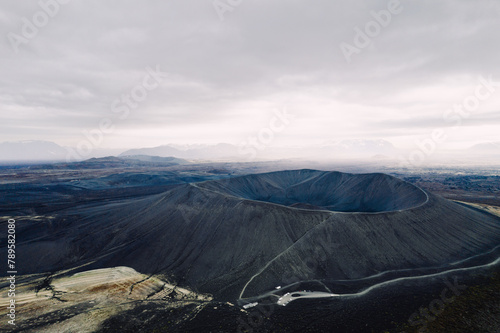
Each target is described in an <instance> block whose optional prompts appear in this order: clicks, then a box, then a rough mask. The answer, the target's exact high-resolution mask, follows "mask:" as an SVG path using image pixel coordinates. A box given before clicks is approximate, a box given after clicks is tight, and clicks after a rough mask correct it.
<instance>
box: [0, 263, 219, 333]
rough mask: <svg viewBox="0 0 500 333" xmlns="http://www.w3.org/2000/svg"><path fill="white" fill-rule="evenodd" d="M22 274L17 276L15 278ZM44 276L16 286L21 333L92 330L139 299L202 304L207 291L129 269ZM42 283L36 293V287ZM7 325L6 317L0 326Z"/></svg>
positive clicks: (3, 299) (0, 293) (2, 306)
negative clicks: (201, 292) (198, 291)
mask: <svg viewBox="0 0 500 333" xmlns="http://www.w3.org/2000/svg"><path fill="white" fill-rule="evenodd" d="M23 278H25V277H18V281H21V279H23ZM44 279H45V278H44V277H37V278H36V279H32V280H31V282H29V283H18V284H16V297H15V300H16V324H17V327H16V328H18V329H19V328H20V326H21V327H26V330H25V331H26V332H93V331H95V330H97V329H98V328H99V326H100V324H101V323H102V322H103V321H104V320H106V319H108V318H110V317H111V316H113V315H116V314H118V313H120V312H122V311H125V310H129V309H131V308H132V307H133V306H135V305H136V304H137V301H143V302H149V301H151V302H164V303H165V306H172V307H176V306H179V304H178V303H183V305H185V304H189V303H192V302H206V301H210V300H211V299H212V298H211V296H210V295H203V294H197V293H194V292H192V291H190V290H187V289H185V288H179V287H177V286H174V285H171V284H169V283H167V282H166V281H163V280H161V279H159V278H157V277H154V276H147V275H144V274H140V273H138V272H136V271H135V270H134V269H132V268H129V267H114V268H105V269H96V270H90V271H85V272H81V273H76V274H74V275H71V276H67V277H54V278H52V279H49V280H46V283H45V284H43V281H44ZM40 285H44V287H43V288H42V289H40V290H38V291H37V288H36V286H40ZM8 292H9V287H4V288H2V289H0V317H2V318H7V316H6V315H7V310H8V309H7V306H8V304H9V300H10V298H9V297H8ZM5 328H7V329H9V328H11V327H9V326H8V324H7V321H6V320H3V321H1V322H0V329H5Z"/></svg>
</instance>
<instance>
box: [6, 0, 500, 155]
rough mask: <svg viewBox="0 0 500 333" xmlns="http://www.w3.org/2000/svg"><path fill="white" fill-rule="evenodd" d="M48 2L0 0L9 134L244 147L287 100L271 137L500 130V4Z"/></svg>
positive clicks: (404, 142)
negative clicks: (100, 133) (285, 116)
mask: <svg viewBox="0 0 500 333" xmlns="http://www.w3.org/2000/svg"><path fill="white" fill-rule="evenodd" d="M41 3H46V4H47V5H46V6H45V7H46V8H45V9H43V8H42V7H41V5H40V4H39V2H38V1H2V2H1V4H0V22H1V29H2V36H3V38H2V39H1V43H0V57H1V59H0V73H1V75H0V112H1V123H0V131H1V135H0V141H18V140H48V141H54V142H56V143H58V144H60V145H72V146H75V145H77V144H78V143H79V142H80V141H81V140H84V139H85V135H84V134H83V131H85V130H87V131H94V133H95V131H96V130H98V129H99V124H100V123H101V122H103V121H104V122H108V123H107V124H105V125H109V124H112V125H113V126H114V127H113V128H114V131H113V132H111V133H104V140H103V142H102V144H100V146H101V148H128V147H143V146H155V145H160V144H166V143H217V142H228V143H233V144H238V143H239V142H241V141H242V140H245V139H246V138H247V137H248V136H251V135H256V134H257V133H259V132H260V131H261V130H262V129H263V128H269V127H270V126H271V122H272V121H271V120H272V119H273V117H275V113H273V112H275V111H276V110H282V112H283V110H284V109H286V110H287V112H288V113H290V114H293V115H294V116H295V118H294V119H293V120H292V121H290V123H289V124H287V125H286V126H285V127H281V124H280V131H279V132H278V131H275V132H276V133H275V134H274V138H275V139H274V141H273V144H274V145H296V144H316V143H321V142H325V141H336V140H342V139H354V138H367V139H386V140H388V141H390V142H392V143H394V144H395V145H396V146H400V147H410V148H411V147H412V146H414V145H415V143H414V141H415V140H422V139H426V138H430V137H431V135H432V132H433V131H434V130H435V129H442V130H443V131H444V132H445V134H446V135H447V139H446V141H445V142H444V143H443V145H444V147H447V148H448V147H449V148H454V147H457V148H458V147H462V146H465V147H467V146H470V145H472V144H475V143H479V142H488V141H499V140H500V136H499V132H500V84H499V85H498V86H496V87H495V86H494V85H493V86H492V85H491V84H487V85H484V84H483V85H481V83H480V79H479V78H480V77H483V78H485V79H487V78H488V77H491V79H492V80H493V81H498V82H499V83H500V66H499V62H498V61H499V59H500V1H496V0H493V1H485V0H476V1H468V0H453V1H451V0H450V1H435V0H427V1H422V0H420V1H401V4H400V5H399V6H398V5H397V3H393V2H391V1H373V0H370V1H368V0H367V1H352V0H344V1H341V0H337V1H331V0H313V1H305V0H303V1H297V0H275V1H268V0H240V1H238V0H220V1H219V0H217V1H215V2H214V1H212V0H204V1H187V0H175V1H172V0H171V1H164V0H161V1H160V0H157V1H123V0H119V1H118V0H115V1H103V0H99V1H97V0H95V1H78V0H73V1H67V0H66V1H62V0H60V2H56V1H55V0H42V1H41ZM388 8H389V9H391V11H392V13H391V12H389V11H388ZM382 10H383V11H384V12H382V13H381V14H379V15H378V16H379V21H376V19H375V18H374V14H373V12H376V13H379V12H380V11H382ZM47 13H48V14H47ZM387 13H390V14H391V15H390V16H391V17H390V18H389V17H388V15H387ZM221 18H223V19H221ZM379 22H380V23H379ZM360 31H361V34H362V35H361V34H360V33H359V32H360ZM366 34H368V35H366ZM342 43H344V44H342ZM346 55H347V57H346ZM347 58H348V59H347ZM348 60H349V61H348ZM146 68H149V70H147V69H146ZM157 69H159V70H160V72H161V73H160V75H159V76H157V77H156V78H157V79H158V81H160V82H161V83H160V84H157V81H155V79H154V78H153V77H150V76H149V75H150V74H149V73H150V72H151V71H156V70H157ZM146 88H147V89H146ZM145 94H147V95H145ZM478 94H479V95H478ZM127 96H128V97H127ZM477 96H479V98H478V97H477ZM127 98H128V102H127ZM122 99H123V100H122ZM126 103H128V104H126ZM463 103H466V104H467V103H468V104H467V106H466V107H465V109H464V107H463V106H462V107H461V108H462V110H463V111H457V110H459V109H456V110H453V109H452V108H453V106H454V105H461V104H463ZM127 105H128V106H127ZM450 109H451V110H450ZM448 110H449V111H448ZM467 110H469V111H467ZM460 112H461V113H460ZM103 119H104V120H103ZM275 125H276V124H275ZM457 125H458V126H457ZM274 127H276V126H274Z"/></svg>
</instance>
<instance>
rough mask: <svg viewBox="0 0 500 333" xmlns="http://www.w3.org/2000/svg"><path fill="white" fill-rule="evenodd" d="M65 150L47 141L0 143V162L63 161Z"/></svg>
mask: <svg viewBox="0 0 500 333" xmlns="http://www.w3.org/2000/svg"><path fill="white" fill-rule="evenodd" d="M66 155H67V150H66V149H65V148H63V147H61V146H59V145H57V144H55V143H53V142H49V141H19V142H4V143H0V162H14V161H23V162H28V161H63V160H65V159H66Z"/></svg>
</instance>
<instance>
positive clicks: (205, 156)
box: [0, 139, 500, 163]
mask: <svg viewBox="0 0 500 333" xmlns="http://www.w3.org/2000/svg"><path fill="white" fill-rule="evenodd" d="M69 151H75V150H74V149H71V148H68V147H62V146H59V145H57V144H56V143H53V142H49V141H19V142H4V143H0V163H2V162H3V163H15V162H23V163H29V162H33V163H34V162H68V161H67V157H68V156H73V155H74V154H69ZM404 153H405V152H404V151H402V150H400V149H398V148H396V147H394V145H393V144H392V143H390V142H389V141H386V140H365V139H356V140H342V141H328V142H325V143H323V144H321V145H315V146H299V147H279V148H278V147H265V146H263V145H260V146H251V145H247V146H237V145H232V144H228V143H219V144H214V145H204V144H195V145H178V144H167V145H162V146H157V147H151V148H137V149H129V150H126V151H124V152H123V150H118V149H95V150H93V151H92V152H91V154H89V155H88V156H82V158H81V159H80V161H83V160H88V159H89V158H101V157H106V156H118V157H121V158H126V157H129V156H133V159H134V160H138V159H141V160H142V161H144V162H146V161H147V162H161V163H164V162H165V161H160V160H154V159H151V158H152V157H154V156H156V157H163V158H165V157H173V158H178V159H185V160H205V161H220V160H228V161H240V162H245V161H250V160H277V159H287V158H302V159H310V160H339V159H345V158H348V159H367V160H368V159H371V160H373V159H378V160H380V159H393V158H397V157H398V156H399V155H401V154H404ZM443 154H444V155H446V156H455V157H457V156H459V155H460V156H462V157H464V158H467V157H468V156H477V155H481V157H484V158H491V157H493V158H496V157H498V156H500V142H489V143H482V144H477V145H474V146H472V147H470V148H468V149H463V150H454V151H447V152H442V153H441V155H443ZM138 156H141V157H138ZM446 156H445V157H446ZM474 158H475V157H474ZM70 161H72V162H75V161H77V160H75V159H74V157H72V158H71V160H70Z"/></svg>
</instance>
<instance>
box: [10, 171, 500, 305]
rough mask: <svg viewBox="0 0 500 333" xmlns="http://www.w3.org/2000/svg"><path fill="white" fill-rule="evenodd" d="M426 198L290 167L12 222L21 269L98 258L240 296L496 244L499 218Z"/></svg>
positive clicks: (396, 183)
mask: <svg viewBox="0 0 500 333" xmlns="http://www.w3.org/2000/svg"><path fill="white" fill-rule="evenodd" d="M354 191H358V193H357V195H356V193H352V192H354ZM336 192H339V193H336ZM321 194H322V195H321ZM426 199H427V195H426V194H425V193H423V192H422V191H421V190H419V189H418V188H416V187H413V186H411V185H408V184H407V183H404V182H402V181H400V180H397V179H395V178H392V177H389V176H385V175H380V174H374V175H358V176H356V175H345V174H340V173H336V172H335V173H333V172H332V173H330V172H320V171H310V170H300V171H286V172H278V173H269V174H263V175H253V176H246V177H239V178H235V179H231V180H228V181H210V182H204V183H198V184H186V185H181V186H179V187H177V188H175V189H172V190H170V191H168V192H165V193H163V194H160V195H155V196H151V197H149V198H147V199H142V200H130V201H127V202H123V203H114V204H103V205H101V206H87V207H78V208H75V209H74V210H71V211H68V212H67V213H66V215H64V216H59V217H58V219H57V220H56V221H53V222H51V223H42V222H31V223H29V224H28V223H26V224H23V223H19V227H18V230H17V234H18V235H19V236H18V238H19V239H23V243H22V246H21V244H20V246H19V261H20V262H23V269H25V270H26V271H25V272H24V273H28V272H34V271H48V270H52V269H60V268H63V267H68V266H74V265H77V264H81V263H84V262H88V261H91V260H95V259H96V258H97V259H98V260H97V262H96V263H94V265H93V266H92V267H106V266H118V265H120V266H130V267H132V268H134V269H136V270H137V271H139V272H142V273H164V274H167V275H170V276H171V277H172V279H175V280H176V281H177V282H178V283H180V284H181V285H182V284H183V285H186V286H190V287H191V288H194V289H195V290H199V291H203V292H210V293H213V294H214V295H215V296H216V297H219V298H221V299H231V300H234V299H236V298H238V297H239V295H240V292H241V291H242V290H243V288H244V287H245V286H246V289H245V292H244V294H243V297H249V296H254V295H257V294H260V293H263V292H265V291H268V290H270V289H273V288H274V286H276V285H285V284H287V283H290V282H291V280H292V279H291V278H290V277H294V278H295V279H299V280H312V279H324V280H325V281H332V280H339V279H359V278H363V277H368V276H371V275H374V274H377V273H380V272H384V271H387V270H398V269H411V268H418V267H431V266H443V267H445V266H446V265H448V264H450V263H452V262H455V261H457V260H461V259H464V258H467V257H470V256H473V255H476V254H479V253H482V252H485V251H487V250H490V249H492V248H493V247H494V246H496V245H498V244H499V243H500V221H499V218H497V217H494V216H492V215H489V214H487V213H484V212H481V211H479V210H474V209H471V208H467V207H465V206H462V205H458V204H455V203H453V202H451V201H448V200H445V199H442V198H440V197H436V196H433V195H430V194H429V199H428V200H426ZM263 201H270V202H273V203H268V202H263ZM276 203H280V204H276ZM282 204H283V205H282ZM285 205H295V206H297V205H302V206H306V207H308V208H311V207H314V206H316V207H321V208H322V209H332V210H333V209H335V210H346V211H367V213H363V212H361V213H346V212H332V211H326V210H321V211H318V210H311V209H307V210H304V209H297V208H294V207H287V206H285ZM378 205H380V206H378ZM405 207H415V208H408V209H405ZM387 210H393V211H392V212H383V213H382V212H380V211H387ZM374 212H379V213H374ZM30 258H37V259H36V260H32V261H30Z"/></svg>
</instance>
